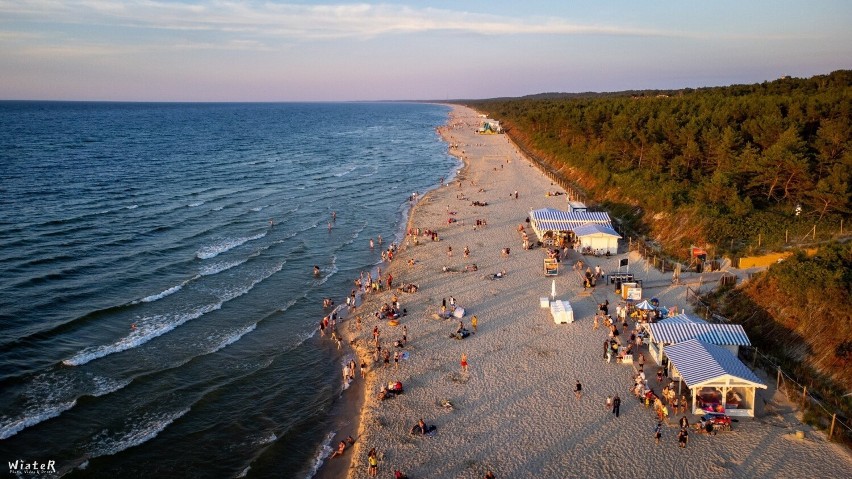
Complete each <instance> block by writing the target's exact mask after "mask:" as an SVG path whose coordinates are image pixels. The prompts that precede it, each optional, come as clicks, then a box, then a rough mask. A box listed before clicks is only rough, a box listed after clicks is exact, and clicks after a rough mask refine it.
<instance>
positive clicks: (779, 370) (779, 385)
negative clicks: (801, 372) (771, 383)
mask: <svg viewBox="0 0 852 479" xmlns="http://www.w3.org/2000/svg"><path fill="white" fill-rule="evenodd" d="M775 389H777V390H779V391H780V390H781V368H778V379H776V380H775Z"/></svg>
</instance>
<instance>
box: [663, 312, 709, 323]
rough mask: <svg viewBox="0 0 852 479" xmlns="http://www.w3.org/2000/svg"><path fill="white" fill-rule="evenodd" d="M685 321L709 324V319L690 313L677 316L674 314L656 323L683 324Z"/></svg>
mask: <svg viewBox="0 0 852 479" xmlns="http://www.w3.org/2000/svg"><path fill="white" fill-rule="evenodd" d="M683 323H693V324H709V323H708V322H707V321H704V320H703V319H700V318H696V317H695V316H692V315H690V314H686V313H683V314H678V315H677V316H672V317H671V318H665V319H662V320H660V321H658V322H657V323H656V324H683Z"/></svg>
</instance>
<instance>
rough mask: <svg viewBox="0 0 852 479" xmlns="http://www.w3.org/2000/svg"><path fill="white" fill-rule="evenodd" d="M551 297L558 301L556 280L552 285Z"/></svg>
mask: <svg viewBox="0 0 852 479" xmlns="http://www.w3.org/2000/svg"><path fill="white" fill-rule="evenodd" d="M550 297H551V298H552V299H556V280H555V279H554V280H553V281H552V282H551V283H550Z"/></svg>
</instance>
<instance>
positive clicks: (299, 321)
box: [0, 102, 457, 478]
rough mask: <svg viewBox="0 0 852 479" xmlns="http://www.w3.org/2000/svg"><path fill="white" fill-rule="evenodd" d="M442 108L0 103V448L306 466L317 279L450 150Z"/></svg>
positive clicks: (323, 398) (330, 384)
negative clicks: (441, 132) (316, 270)
mask: <svg viewBox="0 0 852 479" xmlns="http://www.w3.org/2000/svg"><path fill="white" fill-rule="evenodd" d="M447 111H448V109H447V108H446V107H443V106H439V105H424V104H387V103H380V104H110V103H39V102H35V103H17V102H5V103H0V391H2V394H0V460H2V461H3V462H2V464H3V465H4V466H5V465H6V461H13V460H15V459H21V460H25V461H33V460H37V461H41V462H45V461H48V460H55V461H57V462H56V464H57V467H58V468H61V469H68V470H69V472H68V477H108V478H113V477H166V476H168V477H216V478H224V477H238V476H247V477H300V478H303V477H309V476H310V475H311V474H312V471H313V467H314V465H315V460H316V458H317V456H318V453H319V451H320V449H321V446H322V444H323V443H324V442H327V441H328V440H329V434H330V433H332V432H334V428H335V425H334V424H335V423H334V421H333V418H331V417H330V414H329V412H330V411H331V410H332V406H333V404H334V403H335V401H336V400H338V399H339V397H340V393H341V381H340V364H341V361H343V360H344V359H345V357H344V356H343V355H342V354H341V353H338V352H337V351H336V350H335V349H333V348H332V345H331V344H330V341H320V339H319V338H318V337H317V336H315V335H314V333H315V331H316V325H317V323H318V321H319V319H320V318H321V317H322V316H323V314H324V310H323V309H322V298H324V297H335V298H340V299H342V298H343V297H344V296H345V295H346V294H347V293H348V292H349V290H350V289H351V285H352V279H353V278H355V277H357V276H358V274H359V272H360V271H365V270H369V268H371V267H372V266H374V265H375V264H376V262H377V261H378V260H379V259H380V258H379V248H376V250H375V251H373V252H371V251H370V249H369V240H370V238H375V237H377V236H378V235H383V236H384V237H385V238H387V239H388V241H389V240H391V239H392V238H393V237H395V236H396V237H399V236H398V235H399V234H400V231H401V228H402V224H403V221H404V219H405V214H406V211H407V208H408V201H407V199H408V196H409V195H410V194H411V193H412V192H414V191H418V192H421V193H422V192H424V191H426V190H427V189H429V188H432V187H434V186H436V185H437V183H438V179H439V178H440V177H442V176H447V175H448V174H449V173H450V172H451V171H453V170H454V169H455V168H456V167H457V163H456V160H455V159H453V158H451V157H450V156H449V155H448V154H447V148H446V145H445V144H444V143H443V142H442V141H441V140H440V138H439V137H438V135H437V134H436V132H435V127H437V126H439V125H441V124H443V123H445V121H446V116H447ZM332 211H336V212H337V219H336V221H334V222H333V224H332V227H331V228H329V227H328V224H329V222H330V221H331V213H332ZM271 219H272V220H274V223H275V224H274V226H270V220H271ZM314 265H318V266H319V267H320V268H321V270H322V274H321V276H320V277H319V278H316V277H314V275H313V273H312V269H313V266H314Z"/></svg>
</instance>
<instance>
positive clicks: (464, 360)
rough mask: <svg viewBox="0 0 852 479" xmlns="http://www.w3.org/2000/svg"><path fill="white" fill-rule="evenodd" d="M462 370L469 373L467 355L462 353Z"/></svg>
mask: <svg viewBox="0 0 852 479" xmlns="http://www.w3.org/2000/svg"><path fill="white" fill-rule="evenodd" d="M461 368H462V372H465V373H466V372H467V354H465V353H462V355H461Z"/></svg>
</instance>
